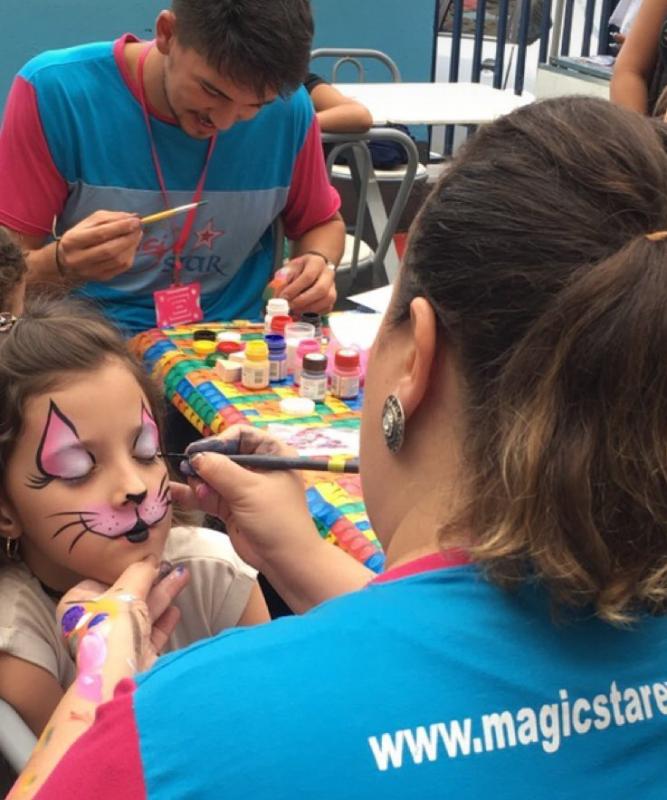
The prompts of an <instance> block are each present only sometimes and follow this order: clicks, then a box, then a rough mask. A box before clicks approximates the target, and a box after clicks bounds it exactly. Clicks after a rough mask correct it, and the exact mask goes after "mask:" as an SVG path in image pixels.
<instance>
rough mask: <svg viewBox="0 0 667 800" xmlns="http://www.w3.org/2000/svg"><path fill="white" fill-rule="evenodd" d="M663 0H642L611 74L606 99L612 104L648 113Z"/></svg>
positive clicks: (666, 3)
mask: <svg viewBox="0 0 667 800" xmlns="http://www.w3.org/2000/svg"><path fill="white" fill-rule="evenodd" d="M665 16H667V0H644V2H643V3H642V5H641V8H640V9H639V13H638V14H637V17H636V19H635V21H634V24H633V25H632V28H631V29H630V32H629V33H628V36H627V39H626V40H625V42H624V43H623V46H622V47H621V51H620V53H619V55H618V58H617V59H616V65H615V67H614V73H613V75H612V78H611V86H610V99H611V101H612V102H613V103H616V105H619V106H623V107H624V108H629V109H632V110H633V111H639V112H640V113H642V114H646V113H648V110H649V109H648V87H649V85H650V83H651V78H652V76H653V71H654V70H655V67H656V63H657V61H658V58H659V46H658V43H659V36H660V31H661V28H662V24H663V22H664V20H665Z"/></svg>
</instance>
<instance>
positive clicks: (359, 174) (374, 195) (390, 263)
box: [322, 128, 419, 289]
mask: <svg viewBox="0 0 667 800" xmlns="http://www.w3.org/2000/svg"><path fill="white" fill-rule="evenodd" d="M322 139H323V141H324V142H325V143H327V144H331V145H333V147H332V149H331V151H330V152H329V155H328V156H327V167H328V169H329V172H330V174H331V171H332V168H333V165H334V162H335V160H336V158H337V157H338V156H339V155H340V153H341V152H343V151H346V150H348V151H349V161H350V170H351V173H350V174H351V176H352V180H353V182H354V185H355V187H356V191H357V215H356V221H355V224H354V230H353V241H352V243H351V252H350V250H349V247H350V245H349V242H348V247H347V248H346V250H347V251H348V252H349V253H350V260H349V262H348V261H347V260H343V261H341V263H340V264H339V266H338V273H339V275H340V277H339V282H340V281H341V280H342V279H343V278H348V280H349V286H348V289H352V287H353V286H354V284H355V282H356V280H357V275H358V272H359V270H360V269H363V268H368V267H370V268H371V270H372V284H373V286H381V285H383V284H385V283H387V281H389V282H390V283H392V282H393V280H394V278H395V277H396V274H397V272H398V259H397V258H395V259H388V258H387V255H388V253H389V249H390V247H393V236H394V233H395V232H396V228H397V227H398V223H399V220H400V218H401V215H402V213H403V211H404V209H405V206H406V204H407V202H408V198H409V196H410V192H411V190H412V186H413V183H414V178H415V175H416V173H417V165H418V163H419V156H418V153H417V147H416V145H415V143H414V142H413V141H412V139H411V138H410V137H409V136H407V135H406V134H405V133H403V132H402V131H398V130H395V129H393V128H387V129H382V130H375V129H373V128H371V130H369V131H367V132H366V133H360V134H334V133H327V134H323V135H322ZM378 139H390V140H392V141H395V142H397V143H398V144H399V145H400V146H401V147H403V148H404V150H405V152H406V155H407V158H408V163H407V164H406V166H405V172H404V174H403V177H402V180H401V184H400V186H399V189H398V192H397V194H396V197H395V198H394V202H393V203H392V206H391V210H390V212H389V215H388V216H386V212H385V209H384V201H383V199H382V196H381V194H380V190H379V187H378V178H377V176H376V174H375V171H374V170H373V164H372V162H371V157H370V153H369V151H368V146H367V143H368V142H369V141H373V140H378ZM367 211H368V214H369V216H370V217H371V222H372V223H373V226H374V228H375V230H376V231H378V232H379V236H378V243H377V247H376V248H375V251H374V252H373V251H372V250H371V249H370V247H369V246H368V244H367V243H366V242H364V241H363V239H362V233H363V228H364V219H365V215H366V212H367ZM362 254H363V256H364V257H363V259H362V257H361V256H362Z"/></svg>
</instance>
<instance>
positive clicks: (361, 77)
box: [310, 47, 401, 83]
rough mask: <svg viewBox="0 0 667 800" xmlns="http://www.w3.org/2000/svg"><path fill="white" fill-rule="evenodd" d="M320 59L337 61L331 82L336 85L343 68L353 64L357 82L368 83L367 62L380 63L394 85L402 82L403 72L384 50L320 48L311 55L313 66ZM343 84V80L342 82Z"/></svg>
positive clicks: (333, 66)
mask: <svg viewBox="0 0 667 800" xmlns="http://www.w3.org/2000/svg"><path fill="white" fill-rule="evenodd" d="M318 58H333V59H335V61H334V62H333V65H332V66H331V82H332V83H336V82H337V81H338V78H339V73H340V70H341V68H342V67H344V66H345V65H346V64H351V65H352V66H353V67H354V68H355V69H356V71H357V76H356V77H357V81H358V82H360V83H363V82H365V81H366V68H367V62H369V61H370V62H380V63H381V64H384V66H385V67H386V68H387V70H388V71H389V75H390V77H391V79H392V81H393V82H394V83H397V82H398V81H400V80H401V71H400V70H399V68H398V65H397V64H396V62H395V61H394V60H393V59H392V58H390V57H389V56H388V55H387V54H386V53H383V52H382V50H369V49H368V48H367V47H318V48H317V49H316V50H313V51H312V53H311V54H310V62H311V64H312V62H313V61H315V60H316V59H318ZM340 82H341V83H342V82H343V81H342V80H341V81H340Z"/></svg>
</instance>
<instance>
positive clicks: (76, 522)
mask: <svg viewBox="0 0 667 800" xmlns="http://www.w3.org/2000/svg"><path fill="white" fill-rule="evenodd" d="M90 521H91V520H88V522H90ZM85 524H86V520H84V519H83V517H81V519H75V520H74V522H66V523H65V524H64V525H61V527H60V528H58V530H57V531H56V532H55V533H54V534H53V536H52V537H51V538H52V539H55V538H56V536H59V535H60V534H61V533H62V532H63V531H66V530H67V528H71V527H73V526H74V525H85Z"/></svg>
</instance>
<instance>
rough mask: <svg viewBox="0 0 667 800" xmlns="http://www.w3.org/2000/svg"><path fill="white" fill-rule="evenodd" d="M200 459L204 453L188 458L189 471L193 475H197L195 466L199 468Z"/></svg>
mask: <svg viewBox="0 0 667 800" xmlns="http://www.w3.org/2000/svg"><path fill="white" fill-rule="evenodd" d="M202 458H204V453H194V455H192V456H190V469H191V470H192V473H193V475H196V474H197V472H198V469H197V465H199V466H201V461H202Z"/></svg>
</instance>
